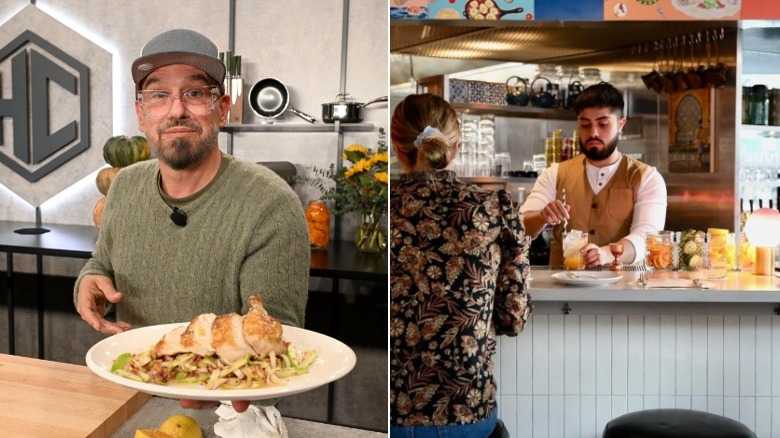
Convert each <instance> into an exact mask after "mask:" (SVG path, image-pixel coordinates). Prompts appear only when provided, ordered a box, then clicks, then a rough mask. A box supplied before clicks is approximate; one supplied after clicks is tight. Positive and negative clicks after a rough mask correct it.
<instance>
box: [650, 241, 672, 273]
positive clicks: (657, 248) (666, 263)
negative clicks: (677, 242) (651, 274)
mask: <svg viewBox="0 0 780 438" xmlns="http://www.w3.org/2000/svg"><path fill="white" fill-rule="evenodd" d="M645 266H646V267H647V269H648V270H651V271H664V270H670V269H672V268H673V263H672V238H671V236H670V235H669V232H667V231H661V232H660V233H658V234H648V235H647V256H646V258H645Z"/></svg>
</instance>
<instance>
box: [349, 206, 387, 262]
mask: <svg viewBox="0 0 780 438" xmlns="http://www.w3.org/2000/svg"><path fill="white" fill-rule="evenodd" d="M380 217H381V215H376V214H374V213H372V212H366V211H362V212H360V223H359V224H358V227H357V231H356V232H355V245H356V246H357V249H358V251H360V252H362V253H369V254H376V253H380V252H382V251H384V250H385V248H387V242H386V241H385V233H384V231H382V223H381V221H380Z"/></svg>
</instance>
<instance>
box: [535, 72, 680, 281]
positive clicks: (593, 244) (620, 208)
mask: <svg viewBox="0 0 780 438" xmlns="http://www.w3.org/2000/svg"><path fill="white" fill-rule="evenodd" d="M623 105H624V102H623V95H622V94H621V92H620V91H619V90H618V89H616V88H615V87H614V86H612V85H611V84H608V83H606V82H601V83H599V84H596V85H592V86H590V87H588V88H587V89H585V90H584V91H583V92H582V93H581V94H580V96H579V97H578V98H577V100H576V101H575V103H574V109H575V111H576V114H577V124H578V130H579V138H580V145H579V146H580V151H581V152H582V153H581V154H580V155H578V156H576V157H574V158H572V159H570V160H567V161H564V162H562V163H554V164H552V165H551V166H550V167H548V168H547V169H545V170H544V172H542V174H541V175H539V178H538V179H537V180H536V184H534V187H533V189H532V190H531V193H530V194H529V195H528V197H527V198H526V200H525V202H524V203H523V205H522V206H521V207H520V211H521V212H522V213H523V222H524V225H525V229H526V233H527V234H528V235H530V236H532V237H536V236H538V235H539V233H541V232H542V230H543V229H544V228H545V227H546V226H547V225H548V224H549V225H552V226H553V238H552V242H551V243H550V265H554V266H556V265H562V264H563V249H562V245H561V242H562V233H563V225H564V222H567V221H568V223H567V227H566V228H567V231H569V230H573V229H576V230H581V231H583V232H585V233H587V234H588V242H589V243H588V245H586V246H585V247H583V248H582V253H583V255H584V259H585V264H586V266H587V267H588V268H594V267H597V266H600V265H603V264H606V263H611V262H612V260H613V258H614V257H613V256H612V255H611V253H610V251H609V244H610V243H612V242H621V243H623V248H624V251H623V255H622V256H621V257H620V261H621V262H622V263H624V264H631V263H636V262H639V261H642V260H643V259H644V257H645V245H646V244H645V236H646V235H647V234H651V233H656V232H658V231H659V230H662V229H663V227H664V222H665V221H666V184H665V183H664V179H663V177H662V176H661V174H660V173H658V171H657V170H656V168H655V167H653V166H649V165H647V164H645V163H642V162H640V161H637V160H634V159H632V158H629V157H627V156H625V155H623V154H621V153H620V152H619V151H618V150H617V145H618V135H619V134H620V131H621V130H622V129H623V126H624V125H625V124H626V118H625V116H623ZM563 189H566V204H564V203H563V202H562V194H563Z"/></svg>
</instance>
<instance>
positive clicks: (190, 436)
mask: <svg viewBox="0 0 780 438" xmlns="http://www.w3.org/2000/svg"><path fill="white" fill-rule="evenodd" d="M158 430H159V431H161V432H165V433H167V434H168V435H170V436H171V437H172V438H203V432H201V430H200V425H198V422H197V421H195V420H194V419H193V418H192V417H189V416H187V415H183V414H177V415H171V416H170V417H168V419H167V420H165V421H163V424H161V425H160V427H159V428H158Z"/></svg>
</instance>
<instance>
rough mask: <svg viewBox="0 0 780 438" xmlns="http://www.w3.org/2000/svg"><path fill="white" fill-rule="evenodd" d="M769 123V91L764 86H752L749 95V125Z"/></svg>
mask: <svg viewBox="0 0 780 438" xmlns="http://www.w3.org/2000/svg"><path fill="white" fill-rule="evenodd" d="M768 123H769V89H768V88H767V87H766V85H761V84H758V85H753V88H752V90H751V93H750V124H752V125H767V124H768Z"/></svg>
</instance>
